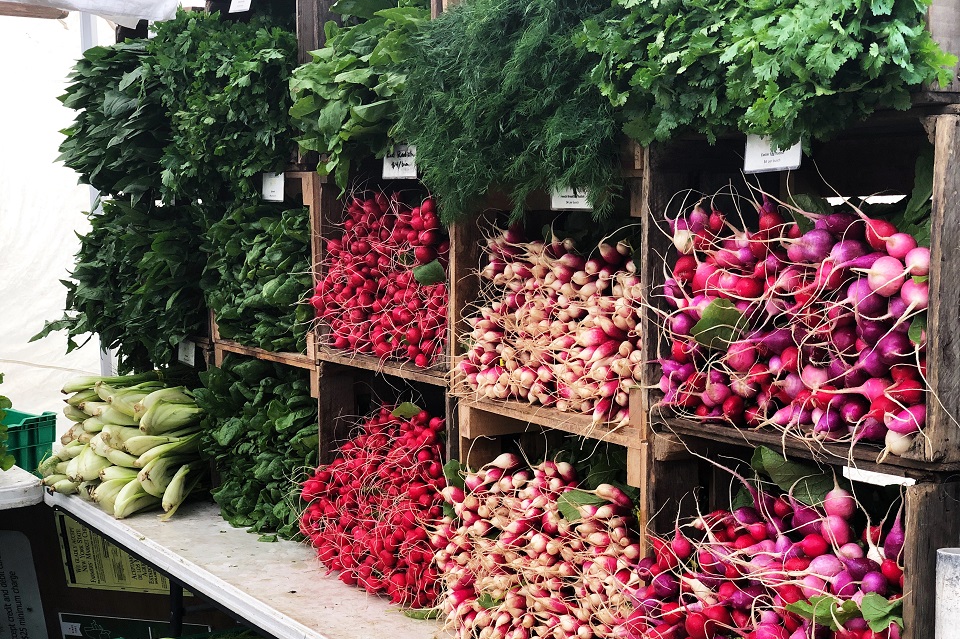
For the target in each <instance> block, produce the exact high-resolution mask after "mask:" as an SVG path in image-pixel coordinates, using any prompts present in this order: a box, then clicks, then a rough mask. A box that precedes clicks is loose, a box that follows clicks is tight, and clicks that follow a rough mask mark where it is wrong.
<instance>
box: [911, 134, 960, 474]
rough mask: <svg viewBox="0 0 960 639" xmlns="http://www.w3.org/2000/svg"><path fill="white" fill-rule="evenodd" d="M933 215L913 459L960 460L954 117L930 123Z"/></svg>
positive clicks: (957, 138) (958, 172)
mask: <svg viewBox="0 0 960 639" xmlns="http://www.w3.org/2000/svg"><path fill="white" fill-rule="evenodd" d="M934 124H935V130H934V140H935V144H934V164H933V210H932V212H931V214H930V218H931V230H930V279H929V281H928V285H929V291H930V304H929V306H928V308H927V379H928V381H929V383H930V387H931V388H932V389H933V391H934V392H933V393H932V394H929V395H928V399H927V418H926V425H925V426H924V435H925V437H924V438H923V439H920V440H919V441H918V446H923V448H922V449H920V450H917V447H916V446H915V448H914V450H913V451H910V452H912V453H914V454H915V456H916V457H919V458H921V459H928V460H935V461H947V462H952V461H958V460H960V425H958V424H957V422H956V418H957V416H960V312H958V305H957V282H960V255H958V253H957V248H958V246H960V216H958V215H957V205H958V204H960V196H958V193H960V158H958V155H957V154H958V149H960V116H958V115H941V116H937V117H936V118H935V122H934Z"/></svg>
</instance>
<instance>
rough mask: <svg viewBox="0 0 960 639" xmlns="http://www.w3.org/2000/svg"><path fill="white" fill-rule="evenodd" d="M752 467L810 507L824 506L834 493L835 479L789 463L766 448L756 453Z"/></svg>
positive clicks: (803, 466) (815, 469) (800, 465)
mask: <svg viewBox="0 0 960 639" xmlns="http://www.w3.org/2000/svg"><path fill="white" fill-rule="evenodd" d="M750 465H751V466H752V467H753V469H754V470H756V471H757V472H758V473H761V474H763V475H766V476H767V477H769V478H770V480H771V481H772V482H773V483H775V484H776V485H777V486H779V487H780V489H781V490H784V491H790V492H792V494H793V497H794V499H796V500H797V501H799V502H802V503H804V504H806V505H808V506H816V505H818V504H822V503H823V500H824V498H825V497H826V495H827V493H828V492H830V491H831V490H833V486H834V479H833V477H832V476H830V475H828V474H825V473H823V471H821V470H819V469H818V468H816V467H812V466H807V465H806V464H800V463H798V462H794V461H790V460H788V459H786V458H784V457H783V456H782V455H780V454H779V453H778V452H776V451H775V450H772V449H770V448H767V447H766V446H759V447H758V448H757V449H756V450H755V451H754V452H753V458H752V459H751V460H750Z"/></svg>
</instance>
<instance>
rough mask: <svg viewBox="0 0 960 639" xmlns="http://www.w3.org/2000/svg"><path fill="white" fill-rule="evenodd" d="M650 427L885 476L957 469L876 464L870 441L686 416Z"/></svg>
mask: <svg viewBox="0 0 960 639" xmlns="http://www.w3.org/2000/svg"><path fill="white" fill-rule="evenodd" d="M651 422H652V423H651V426H652V427H653V430H654V431H656V432H660V433H672V434H675V435H678V436H679V437H680V438H681V439H683V438H684V437H696V438H700V439H709V440H711V441H717V442H723V443H726V444H733V445H738V446H751V447H756V446H761V445H763V446H767V447H769V448H773V449H775V450H777V451H779V452H781V453H782V454H784V455H786V456H790V457H800V458H803V459H809V460H812V461H815V462H818V463H821V464H827V465H832V466H837V465H840V466H850V467H851V468H859V469H861V470H868V471H872V472H877V473H884V474H886V475H897V476H900V477H911V478H914V479H919V480H925V479H935V478H936V475H937V473H943V472H949V471H953V470H958V466H957V464H939V463H933V462H923V461H917V460H912V459H905V458H903V457H895V456H893V455H888V456H887V458H886V461H884V462H883V463H877V458H878V457H879V455H880V452H881V451H882V447H881V446H878V445H876V444H872V443H866V442H864V443H860V444H857V445H856V446H852V445H851V444H850V442H822V441H814V440H810V441H807V442H802V441H797V440H796V439H795V435H786V436H785V435H784V434H782V433H777V432H772V431H770V430H752V429H745V428H736V427H734V426H724V425H722V424H705V423H700V422H695V421H692V420H687V419H678V418H665V419H659V420H658V419H656V418H654V419H652V420H651Z"/></svg>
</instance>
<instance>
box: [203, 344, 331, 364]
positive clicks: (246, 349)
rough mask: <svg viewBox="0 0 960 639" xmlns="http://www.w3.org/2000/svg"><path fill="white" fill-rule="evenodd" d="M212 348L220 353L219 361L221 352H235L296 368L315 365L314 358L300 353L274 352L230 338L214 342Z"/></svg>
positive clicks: (221, 357) (221, 359)
mask: <svg viewBox="0 0 960 639" xmlns="http://www.w3.org/2000/svg"><path fill="white" fill-rule="evenodd" d="M214 349H215V350H216V351H218V352H219V353H221V355H220V356H219V357H220V362H222V361H223V356H222V353H237V354H240V355H247V356H249V357H254V358H256V359H261V360H264V361H267V362H276V363H278V364H287V365H288V366H296V367H297V368H314V367H316V365H317V362H316V360H311V359H310V358H309V357H307V356H306V355H303V354H301V353H274V352H272V351H268V350H265V349H262V348H257V347H254V346H244V345H243V344H240V343H238V342H233V341H230V340H220V341H218V342H216V344H215V345H214Z"/></svg>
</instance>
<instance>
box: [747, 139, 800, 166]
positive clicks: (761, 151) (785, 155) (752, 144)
mask: <svg viewBox="0 0 960 639" xmlns="http://www.w3.org/2000/svg"><path fill="white" fill-rule="evenodd" d="M802 157H803V148H802V147H801V146H800V143H799V142H797V143H796V144H794V145H793V146H791V147H790V148H789V149H787V150H786V151H774V150H773V148H771V146H770V138H766V137H760V136H759V135H748V136H747V149H746V151H745V152H744V154H743V172H744V173H767V172H768V171H792V170H793V169H799V168H800V159H801V158H802Z"/></svg>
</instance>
